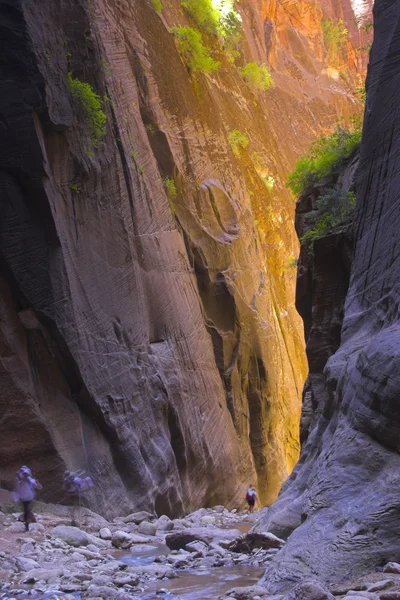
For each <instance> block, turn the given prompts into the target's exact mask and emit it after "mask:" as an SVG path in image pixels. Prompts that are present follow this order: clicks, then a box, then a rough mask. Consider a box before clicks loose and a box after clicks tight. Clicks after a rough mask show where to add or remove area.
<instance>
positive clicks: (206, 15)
mask: <svg viewBox="0 0 400 600" xmlns="http://www.w3.org/2000/svg"><path fill="white" fill-rule="evenodd" d="M181 6H183V8H184V9H185V10H186V11H187V12H188V13H189V15H190V16H191V17H192V19H193V20H194V21H196V23H197V25H198V26H199V27H200V28H201V29H203V30H204V31H207V33H212V34H214V35H216V34H217V33H218V29H219V12H218V10H216V9H215V8H213V3H212V0H181Z"/></svg>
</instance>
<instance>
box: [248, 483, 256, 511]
mask: <svg viewBox="0 0 400 600" xmlns="http://www.w3.org/2000/svg"><path fill="white" fill-rule="evenodd" d="M256 497H257V492H256V490H255V488H254V486H253V485H251V484H250V485H249V488H248V490H247V492H246V501H247V504H248V505H249V512H250V513H252V512H254V505H255V503H256Z"/></svg>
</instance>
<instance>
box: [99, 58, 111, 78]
mask: <svg viewBox="0 0 400 600" xmlns="http://www.w3.org/2000/svg"><path fill="white" fill-rule="evenodd" d="M100 64H101V66H102V67H103V70H104V75H105V76H106V77H110V75H111V69H110V65H109V64H108V63H107V62H106V61H105V60H104V59H101V61H100Z"/></svg>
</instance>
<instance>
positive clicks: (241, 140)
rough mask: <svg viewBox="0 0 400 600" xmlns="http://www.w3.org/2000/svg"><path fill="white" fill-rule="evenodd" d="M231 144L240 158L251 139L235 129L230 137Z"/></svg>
mask: <svg viewBox="0 0 400 600" xmlns="http://www.w3.org/2000/svg"><path fill="white" fill-rule="evenodd" d="M228 141H229V144H230V146H231V148H232V150H233V153H234V155H235V156H237V157H239V156H240V152H241V150H242V149H244V148H247V146H248V145H249V138H248V137H247V135H244V133H242V132H241V131H239V130H238V129H234V130H233V131H231V133H230V134H229V136H228Z"/></svg>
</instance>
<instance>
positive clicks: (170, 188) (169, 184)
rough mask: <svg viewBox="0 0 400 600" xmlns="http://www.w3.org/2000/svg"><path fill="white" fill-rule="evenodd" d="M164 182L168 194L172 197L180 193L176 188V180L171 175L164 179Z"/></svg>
mask: <svg viewBox="0 0 400 600" xmlns="http://www.w3.org/2000/svg"><path fill="white" fill-rule="evenodd" d="M163 184H164V188H165V191H166V192H167V195H168V196H170V197H171V198H176V196H177V194H178V190H177V189H176V185H175V181H174V180H173V179H171V178H170V177H166V178H165V179H164V180H163Z"/></svg>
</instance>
